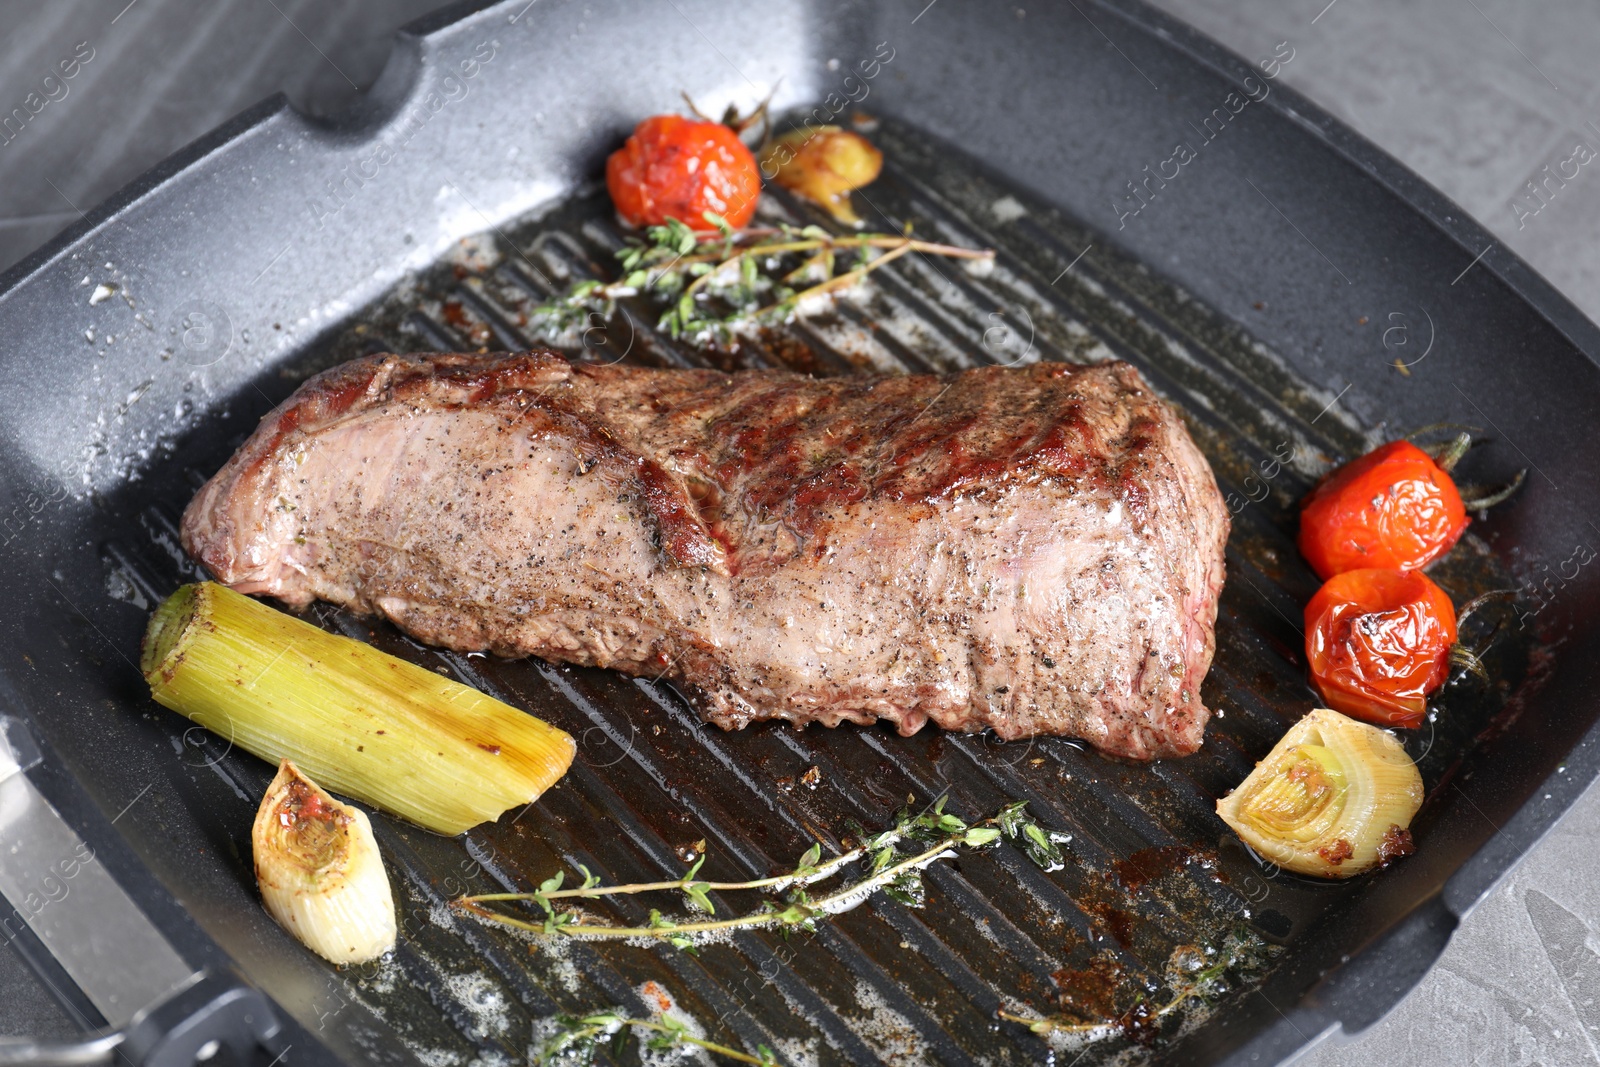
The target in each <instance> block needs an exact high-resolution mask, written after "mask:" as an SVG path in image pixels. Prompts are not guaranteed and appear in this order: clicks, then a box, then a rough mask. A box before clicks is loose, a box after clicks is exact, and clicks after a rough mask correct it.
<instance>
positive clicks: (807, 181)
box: [761, 126, 883, 223]
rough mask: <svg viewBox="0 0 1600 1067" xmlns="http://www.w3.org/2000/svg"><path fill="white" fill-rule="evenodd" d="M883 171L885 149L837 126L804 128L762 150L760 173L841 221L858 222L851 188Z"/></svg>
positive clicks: (786, 135) (861, 184) (860, 185)
mask: <svg viewBox="0 0 1600 1067" xmlns="http://www.w3.org/2000/svg"><path fill="white" fill-rule="evenodd" d="M882 169H883V153H882V152H880V151H878V150H877V149H876V148H874V147H872V143H871V142H870V141H868V140H867V139H866V138H865V137H862V136H861V135H860V134H859V133H851V132H850V131H849V130H841V129H840V128H839V127H837V126H802V127H800V128H799V129H797V130H791V131H790V132H788V133H786V134H784V135H783V136H782V137H779V138H778V139H777V140H775V141H773V142H772V143H771V144H770V145H768V146H767V148H766V150H765V151H763V152H762V153H761V175H762V177H764V178H768V179H770V180H772V181H774V182H777V183H778V184H779V185H781V186H783V187H784V188H785V189H788V190H791V191H792V192H794V193H796V194H798V195H800V196H802V197H804V198H805V199H807V200H810V201H811V202H812V203H814V204H819V205H821V206H822V207H824V208H827V209H828V212H829V213H830V214H832V215H833V217H834V218H835V219H837V220H839V221H840V222H848V223H857V222H860V221H861V220H860V218H859V217H857V215H856V213H855V209H854V208H853V207H852V206H851V204H850V191H851V190H852V189H859V188H861V187H862V186H863V185H866V184H867V183H869V182H871V181H872V180H873V179H875V178H876V177H877V176H878V172H879V171H880V170H882Z"/></svg>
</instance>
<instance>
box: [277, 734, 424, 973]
mask: <svg viewBox="0 0 1600 1067" xmlns="http://www.w3.org/2000/svg"><path fill="white" fill-rule="evenodd" d="M250 843H251V845H252V847H253V849H254V852H255V861H256V883H257V884H258V885H259V886H260V887H261V902H262V903H263V904H264V905H266V908H267V913H268V914H269V915H271V916H272V917H273V918H274V919H276V920H278V923H279V924H280V925H281V926H282V927H283V928H284V929H285V930H288V931H289V932H290V933H291V934H293V935H294V936H295V937H297V938H298V939H299V940H300V941H301V942H303V943H304V944H305V946H306V947H307V948H309V949H311V950H312V951H313V952H315V953H317V955H319V956H322V957H323V958H324V959H326V960H328V961H330V962H332V963H362V962H365V961H366V960H370V959H375V958H376V957H378V956H381V955H383V954H384V953H385V952H387V951H388V950H389V949H390V948H392V947H394V941H395V934H396V927H395V918H394V898H393V897H392V896H391V894H390V891H389V876H388V875H387V874H386V873H385V872H384V869H383V858H382V857H381V856H379V855H378V841H377V838H375V837H373V835H372V824H371V823H370V822H368V821H367V816H366V813H365V812H363V811H361V810H359V809H357V808H353V807H351V806H350V805H348V804H341V803H339V802H338V801H337V800H335V799H333V797H331V796H329V795H328V794H327V793H326V792H324V791H323V790H322V789H321V788H320V787H319V786H318V785H317V784H316V783H315V782H313V781H312V780H311V779H309V778H307V777H306V776H305V775H303V774H301V773H300V771H299V770H298V769H297V768H296V767H295V765H294V764H293V763H291V762H289V761H288V760H284V761H283V762H282V763H281V764H280V765H279V767H278V776H277V777H276V778H274V779H273V780H272V784H271V785H270V786H268V787H267V795H266V797H265V798H263V799H262V801H261V808H260V810H259V811H257V812H256V822H255V828H254V829H253V830H252V832H251V834H250Z"/></svg>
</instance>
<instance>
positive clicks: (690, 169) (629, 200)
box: [606, 115, 761, 229]
mask: <svg viewBox="0 0 1600 1067" xmlns="http://www.w3.org/2000/svg"><path fill="white" fill-rule="evenodd" d="M606 188H607V189H608V190H609V191H610V193H611V202H612V203H613V204H615V205H616V207H617V214H619V215H621V216H622V221H624V222H626V223H627V224H628V225H630V226H660V225H661V224H662V223H664V222H666V221H667V219H668V218H674V219H677V220H678V221H680V222H683V223H685V224H686V225H688V226H690V227H692V228H694V229H706V228H709V224H707V223H706V221H705V213H706V212H707V211H712V212H715V213H716V214H718V215H721V216H722V217H723V218H724V219H726V220H727V221H728V225H730V226H732V227H733V228H734V229H741V228H743V227H744V226H745V224H746V223H748V222H749V221H750V217H751V216H752V215H754V214H755V213H756V200H757V198H758V197H759V196H760V195H761V171H760V170H759V169H758V168H757V167H756V157H755V156H754V155H753V154H752V153H751V151H750V149H748V148H746V147H745V146H744V142H743V141H741V140H739V135H738V134H737V133H735V132H733V130H732V129H731V128H729V127H727V126H724V125H722V124H721V123H719V122H700V121H697V120H694V119H686V118H683V117H681V116H679V115H656V116H654V117H652V118H648V119H645V120H644V121H643V122H641V123H639V125H637V126H635V127H634V128H633V136H631V137H629V138H628V140H627V142H626V143H624V144H623V146H622V147H621V148H619V149H617V150H616V151H615V152H613V153H611V158H610V159H608V160H606Z"/></svg>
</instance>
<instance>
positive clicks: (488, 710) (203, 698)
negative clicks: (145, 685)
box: [139, 582, 576, 834]
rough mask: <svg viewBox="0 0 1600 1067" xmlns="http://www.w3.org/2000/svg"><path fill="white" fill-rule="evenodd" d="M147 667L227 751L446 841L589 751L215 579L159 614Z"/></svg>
mask: <svg viewBox="0 0 1600 1067" xmlns="http://www.w3.org/2000/svg"><path fill="white" fill-rule="evenodd" d="M139 666H140V670H141V671H142V672H143V673H144V676H145V680H146V681H147V682H149V683H150V692H151V695H153V696H154V697H155V699H156V700H157V701H158V702H160V703H162V704H164V705H166V706H167V707H169V708H171V709H172V710H174V711H176V712H178V713H179V714H182V715H186V716H188V717H189V718H190V719H193V720H194V721H195V722H197V723H199V724H200V725H201V726H204V727H205V728H206V729H208V730H210V731H211V732H212V733H214V734H216V735H217V736H218V737H220V738H223V739H224V740H226V741H227V742H229V743H231V744H234V745H238V746H239V747H241V748H243V749H245V750H246V751H248V752H252V753H254V754H255V755H257V756H260V757H261V758H262V759H265V760H270V761H271V762H273V763H276V762H278V761H279V760H282V759H285V758H289V759H293V760H294V761H295V762H296V763H297V764H299V765H300V767H302V768H303V769H304V770H305V771H306V773H307V774H310V775H311V776H312V777H314V778H316V779H317V780H318V781H320V782H321V783H323V784H324V785H325V786H327V787H328V788H329V789H332V790H334V791H335V792H338V793H342V794H344V795H346V796H350V797H354V798H356V799H357V800H360V801H363V802H365V803H367V804H371V805H373V806H374V807H377V808H381V809H382V810H384V811H386V812H389V813H391V814H393V815H398V816H401V817H402V818H406V819H410V820H411V821H412V822H415V823H417V824H419V825H421V826H425V827H427V828H428V829H430V830H434V831H437V832H439V833H444V834H459V833H461V832H462V831H464V830H466V829H468V828H469V827H472V826H476V825H477V824H478V823H481V822H485V821H487V820H490V819H495V818H498V817H499V816H500V814H501V813H502V812H504V811H506V810H507V809H508V808H511V807H515V806H520V805H523V804H527V803H529V802H531V801H533V800H535V799H537V798H538V797H539V795H540V794H541V793H543V792H544V791H545V790H546V789H548V788H550V786H552V785H554V784H555V782H556V780H557V779H559V778H560V777H561V776H562V775H563V774H565V773H566V770H567V768H568V767H569V766H570V765H571V763H572V755H573V752H574V750H575V747H576V746H574V744H573V742H572V738H571V737H570V736H569V735H567V734H566V733H564V732H563V731H561V730H558V729H556V728H555V727H553V726H550V725H548V724H546V723H544V722H541V721H540V720H538V719H536V718H534V717H533V716H531V715H528V714H525V713H524V712H521V711H518V710H517V709H516V708H512V707H509V706H507V705H505V704H502V703H500V702H499V701H498V700H494V699H492V698H490V697H487V696H485V695H484V694H482V693H480V692H478V691H477V690H476V689H472V688H470V687H468V686H464V685H461V684H460V683H458V682H454V681H451V680H450V679H448V678H444V677H442V676H440V675H438V674H435V673H434V672H432V671H429V670H425V669H423V668H422V667H419V666H417V665H416V664H414V663H407V662H406V661H405V660H401V659H396V658H395V657H393V656H390V655H387V654H386V653H383V652H380V651H378V650H377V649H375V648H372V647H371V646H370V645H365V644H362V643H361V642H360V641H352V640H350V639H349V638H347V637H339V636H336V635H334V634H330V633H327V632H325V631H323V630H320V629H318V628H317V627H315V626H312V625H311V624H310V623H306V622H302V621H301V620H299V619H296V618H295V617H294V616H292V615H287V614H285V613H284V612H281V611H278V610H276V609H274V608H270V607H268V606H267V605H265V604H262V603H259V602H258V601H255V600H252V599H250V598H249V597H247V596H243V595H241V594H239V593H235V592H234V591H233V590H231V589H228V588H226V587H225V586H221V585H218V584H216V583H215V582H200V583H198V584H195V585H186V586H184V587H183V588H181V589H179V590H178V591H177V592H176V593H174V594H172V596H171V597H169V598H168V599H167V601H166V602H165V603H163V604H162V605H161V606H160V607H159V608H157V609H156V612H155V615H154V616H152V617H151V619H150V626H149V629H148V630H147V631H146V632H145V638H144V649H143V652H142V655H141V658H140V664H139Z"/></svg>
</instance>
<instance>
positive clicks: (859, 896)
mask: <svg viewBox="0 0 1600 1067" xmlns="http://www.w3.org/2000/svg"><path fill="white" fill-rule="evenodd" d="M944 807H945V798H944V797H940V798H939V800H938V801H936V802H935V803H934V804H933V805H932V806H931V807H929V808H927V809H925V810H924V811H922V812H920V813H916V814H913V813H912V812H910V810H909V809H903V810H902V811H901V812H900V814H899V816H898V817H897V819H896V821H895V823H894V825H893V826H891V827H889V828H888V829H886V830H883V831H880V832H879V833H876V834H872V835H870V836H868V837H865V838H863V839H862V840H861V841H860V842H859V843H858V844H857V845H856V846H855V847H854V848H852V849H850V850H848V851H846V852H843V853H840V854H839V855H837V856H834V857H833V858H831V859H828V860H823V859H822V846H821V845H819V844H813V845H812V846H811V847H810V848H809V849H807V850H806V853H805V855H803V856H801V857H800V862H799V863H798V864H796V865H795V867H794V868H793V869H791V870H790V871H788V872H786V873H784V874H780V875H775V876H772V877H769V878H757V879H752V880H750V881H744V882H709V881H702V880H699V879H698V878H697V876H698V874H699V873H700V867H701V864H702V863H704V861H705V857H704V856H702V857H700V858H699V859H697V860H696V861H695V862H694V864H693V865H692V866H690V867H689V869H688V870H687V871H685V872H684V874H683V876H682V877H680V878H675V879H670V880H663V881H656V882H639V883H634V884H631V885H619V886H604V885H601V884H600V879H599V878H598V877H596V876H595V875H594V874H592V873H591V872H590V871H589V870H588V869H587V868H586V867H583V866H582V865H579V866H578V870H579V871H580V872H581V873H582V875H583V881H582V883H581V884H579V885H575V886H572V887H571V888H563V884H564V881H565V872H561V871H558V872H556V873H555V874H554V875H552V876H551V877H549V878H547V879H546V880H545V881H544V882H543V883H541V884H540V886H539V888H538V889H537V890H535V891H534V892H532V893H484V894H479V895H475V896H466V897H460V898H458V899H456V900H454V901H452V902H451V903H452V905H453V906H454V907H457V908H459V909H461V910H463V911H466V912H468V913H470V914H472V915H475V916H477V917H479V918H481V919H485V920H488V921H490V922H496V923H501V924H503V925H505V926H510V927H513V928H514V929H518V930H524V931H528V932H530V933H537V934H560V935H564V936H567V937H588V938H603V939H621V938H634V937H644V938H659V939H662V940H665V941H667V942H668V943H669V944H671V945H673V946H675V947H677V948H680V949H688V950H690V951H693V950H694V947H695V935H703V934H710V933H715V932H718V931H722V930H732V929H741V928H756V927H767V926H776V927H782V928H785V929H801V930H806V931H811V930H814V929H815V928H816V924H817V923H818V922H819V921H821V920H823V919H826V918H828V917H829V916H832V915H837V914H840V913H841V912H846V911H849V910H851V909H852V908H854V907H856V906H857V905H859V904H861V903H862V902H863V901H865V900H867V899H868V898H869V897H871V896H872V895H873V894H874V893H876V892H878V891H879V890H882V891H883V892H884V893H885V894H886V895H887V896H888V897H890V898H891V899H893V900H896V901H899V902H900V903H902V904H905V905H907V906H909V907H920V906H921V905H922V903H923V899H924V896H925V892H926V891H925V889H924V887H923V884H922V871H923V870H924V869H925V868H927V867H928V866H930V865H931V864H933V863H935V862H937V861H939V860H942V859H952V858H954V857H955V856H957V855H958V854H959V852H960V850H961V849H968V850H979V849H985V848H988V847H990V846H991V845H994V844H995V843H996V842H998V841H1000V840H1002V839H1004V840H1006V841H1008V842H1009V843H1011V844H1012V845H1014V846H1016V847H1018V848H1020V849H1022V851H1023V852H1024V853H1025V854H1026V855H1027V856H1028V857H1029V858H1030V859H1032V860H1033V862H1034V863H1036V864H1037V865H1038V866H1040V867H1042V868H1044V869H1045V870H1057V869H1059V868H1060V867H1061V866H1062V864H1063V863H1064V862H1065V861H1064V859H1063V857H1062V853H1061V845H1063V844H1065V843H1066V842H1068V841H1070V840H1071V838H1070V837H1069V836H1068V835H1066V834H1062V833H1059V832H1055V831H1048V830H1045V829H1044V828H1043V827H1041V826H1040V825H1039V824H1038V823H1037V822H1036V821H1035V820H1034V819H1033V818H1032V817H1031V816H1029V815H1028V813H1027V810H1026V807H1027V805H1026V804H1025V803H1023V802H1018V803H1013V804H1008V805H1006V806H1005V807H1004V808H1002V809H1001V810H1000V811H999V812H998V813H997V814H995V815H993V816H991V817H989V818H987V819H983V820H981V821H979V822H975V823H968V822H966V821H965V820H963V819H961V818H959V817H957V816H955V815H953V814H951V813H949V812H947V811H945V810H944ZM912 843H915V844H916V845H920V846H922V847H920V848H917V847H905V848H903V846H908V845H911V844H912ZM858 862H859V863H861V864H863V865H864V870H863V871H861V872H860V874H859V875H858V877H857V879H856V880H855V881H853V882H850V883H848V884H846V885H844V886H842V887H841V888H839V889H836V890H834V891H833V892H831V893H827V894H825V895H822V896H816V897H813V896H812V895H811V894H810V893H809V892H807V887H808V886H810V885H811V884H813V883H815V882H819V881H822V880H824V879H828V878H831V877H833V876H834V875H836V874H838V873H840V872H841V871H843V870H844V869H845V868H846V867H848V866H850V865H851V864H854V863H858ZM752 889H764V890H767V891H769V892H775V893H782V897H781V899H779V900H777V901H774V900H770V899H769V900H766V901H763V902H762V904H761V906H760V907H759V908H758V909H756V910H755V911H752V912H749V913H747V914H744V915H739V916H735V917H732V918H727V919H701V920H691V921H679V920H673V919H668V918H666V917H665V916H663V915H662V914H661V912H660V911H658V910H656V909H654V908H652V909H651V910H650V916H649V920H648V923H647V925H645V926H605V925H600V924H596V923H592V922H587V921H585V920H584V916H583V915H582V914H581V913H580V912H579V911H577V910H575V909H562V908H560V907H558V906H557V905H556V903H555V902H556V901H560V900H569V899H590V900H592V899H598V898H601V897H608V896H620V895H626V894H634V893H649V892H678V893H681V894H683V897H684V899H685V902H686V903H687V904H688V905H689V907H690V908H692V909H694V910H696V911H699V912H702V913H704V914H706V915H715V914H716V908H715V907H714V905H713V904H712V902H711V899H710V897H709V896H707V894H708V893H710V892H712V891H713V890H715V891H718V892H723V891H739V890H752ZM497 902H516V903H523V904H531V905H533V906H534V907H536V908H537V909H538V911H539V912H541V913H542V914H543V919H542V920H541V919H539V918H537V917H529V918H524V917H521V916H518V915H513V914H509V913H507V912H504V911H500V910H497V909H493V908H489V907H486V906H485V905H486V904H492V903H497Z"/></svg>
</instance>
